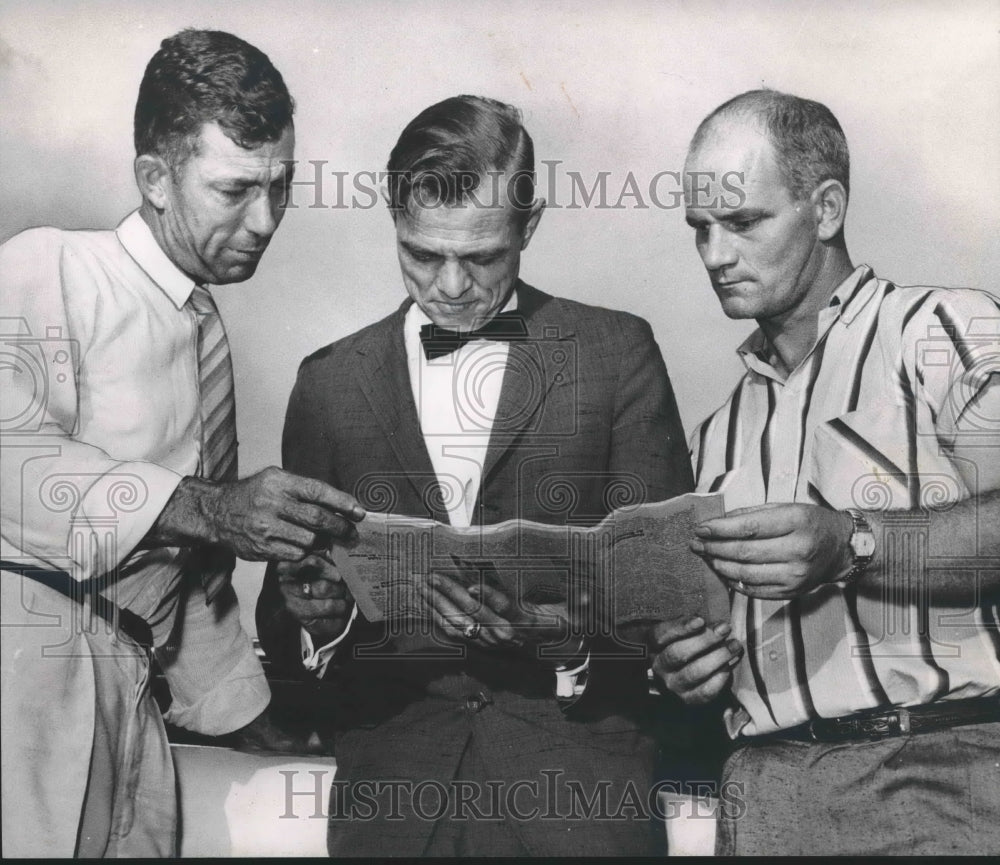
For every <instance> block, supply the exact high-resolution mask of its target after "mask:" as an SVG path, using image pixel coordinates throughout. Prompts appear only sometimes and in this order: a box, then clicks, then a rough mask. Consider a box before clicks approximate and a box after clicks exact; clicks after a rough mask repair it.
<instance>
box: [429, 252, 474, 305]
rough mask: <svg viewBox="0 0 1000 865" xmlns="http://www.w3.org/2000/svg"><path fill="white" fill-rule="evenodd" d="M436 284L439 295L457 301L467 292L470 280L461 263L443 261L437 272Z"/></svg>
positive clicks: (452, 260) (453, 260) (455, 260)
mask: <svg viewBox="0 0 1000 865" xmlns="http://www.w3.org/2000/svg"><path fill="white" fill-rule="evenodd" d="M437 282H438V290H439V291H440V292H441V294H443V295H444V296H445V297H450V298H453V299H458V298H460V297H461V296H462V295H463V294H465V292H467V291H468V290H469V287H470V285H471V283H472V280H471V278H470V277H469V274H468V272H467V271H466V269H465V267H464V266H463V265H462V262H461V261H459V260H457V259H450V260H449V259H445V261H444V263H443V264H442V265H441V268H440V269H439V270H438V276H437Z"/></svg>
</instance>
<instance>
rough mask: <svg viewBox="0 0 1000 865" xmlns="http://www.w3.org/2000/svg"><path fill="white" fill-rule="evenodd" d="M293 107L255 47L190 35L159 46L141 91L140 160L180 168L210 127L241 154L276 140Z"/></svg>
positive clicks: (202, 33)
mask: <svg viewBox="0 0 1000 865" xmlns="http://www.w3.org/2000/svg"><path fill="white" fill-rule="evenodd" d="M294 111H295V103H294V101H293V100H292V97H291V95H290V94H289V93H288V88H287V87H285V82H284V79H283V78H282V77H281V73H280V72H278V70H277V69H275V68H274V65H273V64H272V63H271V61H270V60H269V59H268V57H267V55H266V54H264V52H263V51H261V50H260V49H258V48H255V47H254V46H253V45H251V44H250V43H249V42H244V41H243V40H242V39H240V38H239V37H237V36H233V34H232V33H224V32H223V31H221V30H194V29H190V28H189V29H186V30H182V31H181V32H180V33H177V34H175V35H174V36H170V37H168V38H166V39H164V40H163V42H161V43H160V49H159V50H158V51H157V52H156V53H155V54H154V55H153V57H152V59H150V61H149V64H148V65H147V66H146V73H145V75H143V77H142V83H141V84H140V85H139V98H138V99H137V100H136V104H135V125H134V135H135V153H136V156H141V155H142V154H144V153H155V154H158V155H160V156H163V157H164V158H165V159H166V160H167V162H168V163H169V164H170V166H171V168H177V167H178V166H179V165H180V164H181V163H183V161H184V160H185V159H187V157H188V156H190V155H191V153H192V151H193V147H194V144H195V139H196V137H197V135H198V133H199V132H200V131H201V127H202V125H203V124H205V123H211V122H213V121H214V122H216V123H218V124H219V126H221V127H222V129H223V131H224V132H225V133H226V135H227V136H228V137H229V139H230V140H232V141H233V142H235V143H236V144H238V145H240V147H247V148H249V147H256V146H259V145H261V144H263V143H264V142H268V141H277V140H278V139H279V138H280V137H281V135H282V133H283V132H284V131H285V129H286V128H287V127H288V126H289V124H291V122H292V114H293V113H294Z"/></svg>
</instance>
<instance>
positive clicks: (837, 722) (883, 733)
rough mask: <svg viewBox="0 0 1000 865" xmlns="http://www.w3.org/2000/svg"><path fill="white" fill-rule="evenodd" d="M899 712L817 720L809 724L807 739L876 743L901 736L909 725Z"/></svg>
mask: <svg viewBox="0 0 1000 865" xmlns="http://www.w3.org/2000/svg"><path fill="white" fill-rule="evenodd" d="M901 714H902V713H901V712H899V711H892V712H884V713H882V714H879V715H875V716H872V717H867V718H866V717H860V718H857V717H853V718H852V717H847V718H817V719H816V720H814V721H810V722H809V737H810V738H811V739H812V740H813V741H814V742H849V741H851V740H862V739H868V740H870V741H873V742H874V741H876V740H878V739H884V738H888V737H890V736H901V735H902V734H903V733H904V732H907V728H908V727H909V724H907V723H904V722H903V721H902V719H901V717H900V716H901Z"/></svg>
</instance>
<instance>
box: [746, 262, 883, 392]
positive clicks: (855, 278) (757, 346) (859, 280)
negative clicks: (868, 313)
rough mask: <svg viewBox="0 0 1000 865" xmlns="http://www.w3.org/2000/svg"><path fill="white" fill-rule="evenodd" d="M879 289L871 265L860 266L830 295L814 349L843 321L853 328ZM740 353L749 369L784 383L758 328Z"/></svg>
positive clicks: (820, 319) (769, 348)
mask: <svg viewBox="0 0 1000 865" xmlns="http://www.w3.org/2000/svg"><path fill="white" fill-rule="evenodd" d="M877 288H878V280H876V279H875V274H874V272H873V271H872V269H871V268H870V267H869V266H868V265H867V264H862V265H860V266H859V267H856V268H855V269H854V270H853V271H852V273H851V275H850V276H848V277H847V279H845V280H844V281H843V282H842V283H841V284H840V285H839V286H838V287H837V290H836V291H834V293H833V294H832V295H831V296H830V302H829V303H828V304H827V306H826V307H825V308H824V309H822V310H820V313H819V322H818V325H819V327H818V330H817V333H816V342H815V343H814V345H813V348H815V347H816V345H819V343H820V342H821V341H822V340H823V339H824V338H825V337H826V334H827V332H828V331H829V330H830V328H831V327H832V326H833V323H834V322H835V321H837V319H838V318H839V319H840V320H841V321H842V322H843V323H844V324H845V325H849V324H850V323H851V322H852V321H854V319H855V318H857V316H858V313H860V312H861V310H862V309H864V307H865V305H866V304H867V303H868V301H870V300H871V299H872V297H874V296H875V291H876V289H877ZM736 353H737V354H738V355H739V356H740V359H741V360H742V361H743V365H744V366H746V368H747V369H750V370H754V371H756V372H759V373H761V374H763V375H766V376H768V378H776V379H777V380H778V381H781V380H782V379H781V377H780V376H777V374H776V373H775V372H774V364H773V359H772V357H771V346H770V345H769V344H768V342H767V339H765V337H764V333H763V331H762V330H761V329H760V328H757V329H756V330H755V331H754V332H753V333H751V334H750V336H748V337H747V338H746V339H745V340H743V342H742V343H741V344H740V346H739V348H737V349H736Z"/></svg>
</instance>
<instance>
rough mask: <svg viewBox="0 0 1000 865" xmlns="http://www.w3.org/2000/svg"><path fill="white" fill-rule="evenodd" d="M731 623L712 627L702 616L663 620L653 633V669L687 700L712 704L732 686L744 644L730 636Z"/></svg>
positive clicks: (696, 703) (688, 701)
mask: <svg viewBox="0 0 1000 865" xmlns="http://www.w3.org/2000/svg"><path fill="white" fill-rule="evenodd" d="M731 632H732V628H731V626H730V624H729V622H716V623H715V624H714V625H713V626H711V627H709V626H708V625H706V624H705V621H704V620H703V619H702V618H700V617H699V616H694V617H690V618H684V619H672V620H671V621H669V622H660V624H658V625H657V626H656V627H655V628H653V631H652V633H651V634H650V639H651V640H652V643H653V646H654V651H656V652H657V655H656V657H655V658H654V660H653V672H654V673H655V674H656V675H657V676H658V677H659V678H660V679H661V680H662V681H663V684H664V685H665V686H666V687H667V690H669V691H672V692H673V693H674V694H676V695H677V696H678V697H680V698H681V699H682V700H683V701H684V702H685V703H687V704H688V705H691V706H700V705H703V704H705V703H710V702H711V701H712V700H714V699H715V698H716V697H718V696H719V695H720V694H722V692H723V691H725V690H726V689H727V688H729V687H730V685H732V681H733V673H732V670H733V667H735V666H736V664H737V663H738V662H739V660H740V658H741V657H742V656H743V646H742V645H741V644H740V643H739V641H738V640H734V639H730V638H729V635H730V633H731Z"/></svg>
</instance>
